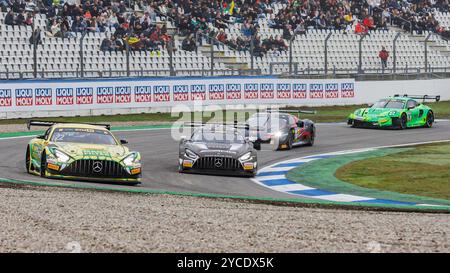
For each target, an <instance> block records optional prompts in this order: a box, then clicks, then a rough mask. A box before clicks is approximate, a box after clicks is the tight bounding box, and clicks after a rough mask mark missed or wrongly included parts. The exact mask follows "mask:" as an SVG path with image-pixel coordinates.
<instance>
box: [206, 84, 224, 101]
mask: <svg viewBox="0 0 450 273" xmlns="http://www.w3.org/2000/svg"><path fill="white" fill-rule="evenodd" d="M224 94H225V87H224V85H223V84H210V85H209V99H210V100H223V99H224V98H225V95H224Z"/></svg>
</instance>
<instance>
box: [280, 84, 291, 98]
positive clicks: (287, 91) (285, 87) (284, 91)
mask: <svg viewBox="0 0 450 273" xmlns="http://www.w3.org/2000/svg"><path fill="white" fill-rule="evenodd" d="M290 98H291V84H290V83H279V84H277V99H290Z"/></svg>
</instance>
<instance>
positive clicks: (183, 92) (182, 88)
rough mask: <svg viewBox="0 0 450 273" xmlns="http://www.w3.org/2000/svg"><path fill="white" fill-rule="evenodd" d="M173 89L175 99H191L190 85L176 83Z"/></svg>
mask: <svg viewBox="0 0 450 273" xmlns="http://www.w3.org/2000/svg"><path fill="white" fill-rule="evenodd" d="M172 89H173V100H174V101H188V100H189V85H174V86H173V88H172Z"/></svg>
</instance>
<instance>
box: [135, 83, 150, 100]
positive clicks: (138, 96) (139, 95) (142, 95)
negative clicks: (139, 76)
mask: <svg viewBox="0 0 450 273" xmlns="http://www.w3.org/2000/svg"><path fill="white" fill-rule="evenodd" d="M134 101H135V102H151V101H152V87H151V86H136V87H134Z"/></svg>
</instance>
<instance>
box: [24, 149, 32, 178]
mask: <svg viewBox="0 0 450 273" xmlns="http://www.w3.org/2000/svg"><path fill="white" fill-rule="evenodd" d="M25 169H26V170H27V173H31V155H30V146H28V147H27V152H26V153H25Z"/></svg>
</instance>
